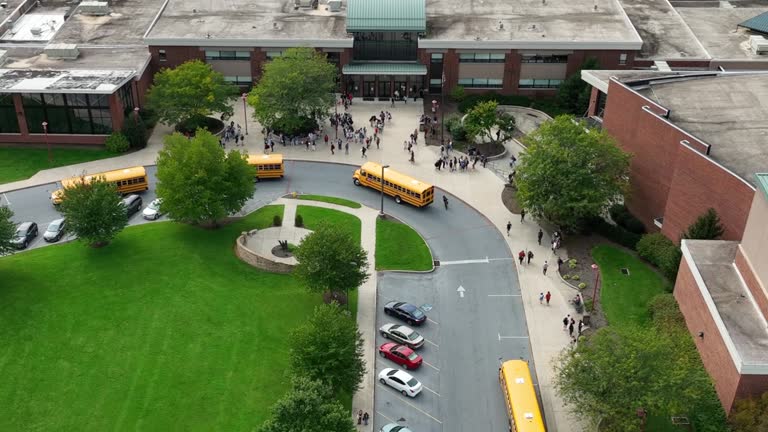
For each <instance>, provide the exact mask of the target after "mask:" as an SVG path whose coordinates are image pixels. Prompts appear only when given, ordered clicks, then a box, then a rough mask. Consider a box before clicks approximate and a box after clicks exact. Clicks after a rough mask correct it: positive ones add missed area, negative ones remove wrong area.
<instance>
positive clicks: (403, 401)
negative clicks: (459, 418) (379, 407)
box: [379, 384, 443, 424]
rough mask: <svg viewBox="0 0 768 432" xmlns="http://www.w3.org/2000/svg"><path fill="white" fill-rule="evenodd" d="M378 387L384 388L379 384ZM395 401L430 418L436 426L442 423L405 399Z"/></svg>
mask: <svg viewBox="0 0 768 432" xmlns="http://www.w3.org/2000/svg"><path fill="white" fill-rule="evenodd" d="M379 387H384V386H382V385H381V384H379ZM397 400H399V401H400V402H402V403H404V404H406V405H408V406H409V407H411V408H413V409H415V410H416V411H418V412H420V413H422V414H424V415H425V416H427V417H429V418H431V419H432V420H434V421H435V422H437V423H438V424H443V422H441V421H440V420H438V419H436V418H435V417H432V416H431V415H430V414H429V413H428V412H426V411H424V410H422V409H421V408H419V407H417V406H416V405H414V404H412V403H410V402H408V401H407V400H405V398H397Z"/></svg>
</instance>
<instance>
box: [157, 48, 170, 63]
mask: <svg viewBox="0 0 768 432" xmlns="http://www.w3.org/2000/svg"><path fill="white" fill-rule="evenodd" d="M157 58H158V59H159V60H160V61H161V62H164V61H166V60H168V57H167V56H166V55H165V50H157Z"/></svg>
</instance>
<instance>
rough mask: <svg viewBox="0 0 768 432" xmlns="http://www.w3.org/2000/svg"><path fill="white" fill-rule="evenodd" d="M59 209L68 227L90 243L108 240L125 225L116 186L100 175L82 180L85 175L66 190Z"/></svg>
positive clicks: (104, 242)
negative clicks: (88, 179)
mask: <svg viewBox="0 0 768 432" xmlns="http://www.w3.org/2000/svg"><path fill="white" fill-rule="evenodd" d="M61 212H62V213H63V214H64V217H66V218H67V225H68V227H69V230H70V231H71V232H72V233H74V234H75V235H76V236H77V238H78V239H80V240H81V241H84V242H85V243H86V244H88V245H90V246H91V247H102V246H106V245H107V244H109V242H110V241H111V240H112V239H113V238H115V236H116V235H117V233H119V232H120V231H122V230H123V228H125V226H126V225H128V214H127V212H126V209H125V206H124V205H123V202H122V200H121V199H120V195H119V194H118V193H117V186H116V185H115V184H114V183H107V182H106V180H105V179H104V178H103V177H100V178H92V179H90V181H86V179H85V175H83V176H81V177H80V180H79V181H77V182H75V184H74V185H73V186H71V187H68V188H67V190H66V197H65V199H64V200H63V201H62V202H61Z"/></svg>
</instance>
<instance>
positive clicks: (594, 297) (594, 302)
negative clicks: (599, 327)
mask: <svg viewBox="0 0 768 432" xmlns="http://www.w3.org/2000/svg"><path fill="white" fill-rule="evenodd" d="M592 271H594V272H595V287H594V289H593V290H592V308H593V309H594V307H595V306H597V284H599V283H600V270H599V268H598V267H597V264H592Z"/></svg>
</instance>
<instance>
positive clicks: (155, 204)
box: [141, 198, 163, 220]
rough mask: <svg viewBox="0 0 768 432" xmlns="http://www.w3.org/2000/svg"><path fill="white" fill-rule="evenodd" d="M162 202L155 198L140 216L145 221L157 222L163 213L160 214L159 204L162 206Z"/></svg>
mask: <svg viewBox="0 0 768 432" xmlns="http://www.w3.org/2000/svg"><path fill="white" fill-rule="evenodd" d="M162 202H163V200H162V199H160V198H155V199H153V200H152V202H151V203H149V205H148V206H147V207H146V208H145V209H144V211H143V212H142V213H141V215H142V216H143V217H144V219H146V220H157V219H158V218H159V217H160V216H162V215H163V213H161V212H160V204H162Z"/></svg>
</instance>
